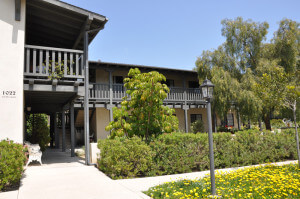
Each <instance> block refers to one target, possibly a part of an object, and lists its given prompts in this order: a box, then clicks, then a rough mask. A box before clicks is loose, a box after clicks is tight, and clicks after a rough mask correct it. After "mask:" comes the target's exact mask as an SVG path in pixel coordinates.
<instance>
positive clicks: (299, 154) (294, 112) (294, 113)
mask: <svg viewBox="0 0 300 199" xmlns="http://www.w3.org/2000/svg"><path fill="white" fill-rule="evenodd" d="M293 115H294V123H295V134H296V142H297V154H298V165H299V168H300V150H299V135H298V130H297V120H296V103H295V105H294V107H293Z"/></svg>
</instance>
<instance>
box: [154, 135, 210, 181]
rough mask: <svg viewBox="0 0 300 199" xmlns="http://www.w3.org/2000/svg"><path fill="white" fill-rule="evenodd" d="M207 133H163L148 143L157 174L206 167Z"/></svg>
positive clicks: (182, 171)
mask: <svg viewBox="0 0 300 199" xmlns="http://www.w3.org/2000/svg"><path fill="white" fill-rule="evenodd" d="M207 139H208V137H207V134H200V133H198V134H191V133H172V134H163V135H161V136H159V137H158V138H157V139H156V140H154V141H153V142H152V143H150V146H151V148H152V150H153V151H155V153H156V154H155V156H154V162H155V164H156V166H157V171H156V172H157V174H159V175H167V174H174V173H184V172H191V171H192V170H203V169H207V168H208V163H209V162H208V157H207V154H208V142H207Z"/></svg>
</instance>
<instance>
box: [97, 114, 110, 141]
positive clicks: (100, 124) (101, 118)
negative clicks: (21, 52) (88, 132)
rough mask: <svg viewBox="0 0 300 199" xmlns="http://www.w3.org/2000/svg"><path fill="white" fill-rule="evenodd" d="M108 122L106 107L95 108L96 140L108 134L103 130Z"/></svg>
mask: <svg viewBox="0 0 300 199" xmlns="http://www.w3.org/2000/svg"><path fill="white" fill-rule="evenodd" d="M108 124H109V110H107V109H106V108H96V129H97V133H96V134H97V140H98V139H105V138H107V136H108V135H109V131H105V127H106V126H107V125H108Z"/></svg>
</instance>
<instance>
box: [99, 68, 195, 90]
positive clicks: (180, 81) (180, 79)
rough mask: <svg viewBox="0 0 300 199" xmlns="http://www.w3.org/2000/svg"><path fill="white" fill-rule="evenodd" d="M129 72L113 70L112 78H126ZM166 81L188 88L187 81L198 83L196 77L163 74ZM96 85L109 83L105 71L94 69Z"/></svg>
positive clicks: (107, 73) (180, 74)
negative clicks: (172, 81)
mask: <svg viewBox="0 0 300 199" xmlns="http://www.w3.org/2000/svg"><path fill="white" fill-rule="evenodd" d="M128 72H129V70H128V71H127V70H114V71H113V72H112V76H122V77H124V78H125V77H127V75H128ZM163 75H164V76H165V77H166V79H172V80H174V86H175V87H183V85H184V83H185V85H186V87H188V82H189V81H198V79H197V77H195V76H190V75H186V74H182V73H177V74H174V73H163ZM96 83H109V72H108V71H106V70H105V69H96Z"/></svg>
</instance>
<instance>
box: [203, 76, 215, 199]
mask: <svg viewBox="0 0 300 199" xmlns="http://www.w3.org/2000/svg"><path fill="white" fill-rule="evenodd" d="M200 87H201V91H202V97H203V99H205V101H206V105H207V106H206V110H207V124H208V140H209V161H210V181H211V194H212V195H213V196H215V195H216V185H215V165H214V148H213V136H212V123H211V104H210V102H211V99H212V97H213V91H214V85H213V84H212V83H211V81H209V80H208V79H207V78H206V79H205V80H204V81H203V83H202V85H201V86H200Z"/></svg>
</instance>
